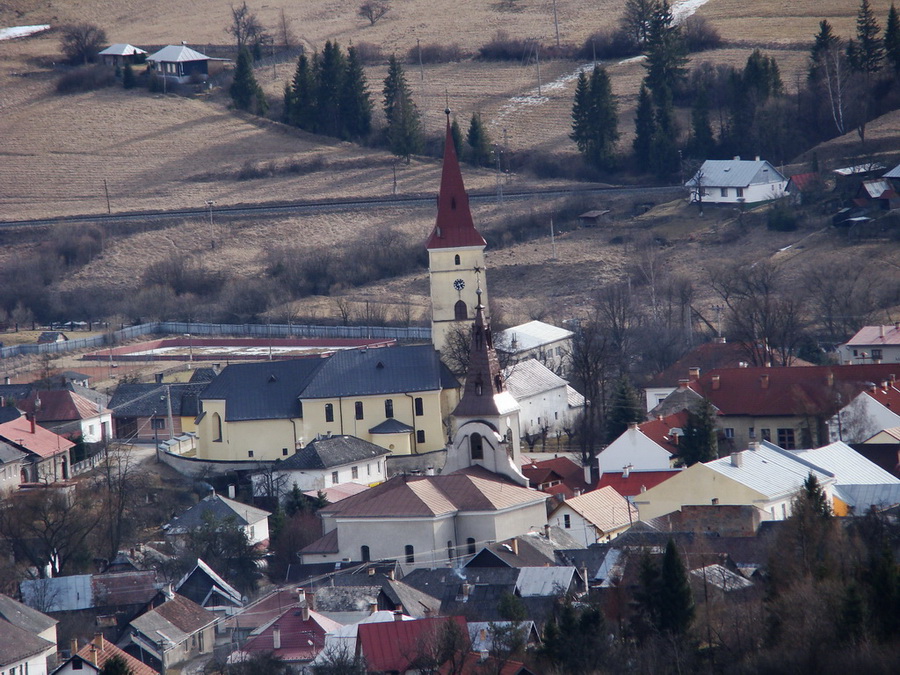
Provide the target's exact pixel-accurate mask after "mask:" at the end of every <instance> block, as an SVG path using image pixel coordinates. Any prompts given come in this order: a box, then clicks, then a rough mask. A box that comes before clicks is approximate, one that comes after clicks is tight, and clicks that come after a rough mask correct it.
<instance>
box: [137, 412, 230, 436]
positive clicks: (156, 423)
mask: <svg viewBox="0 0 900 675" xmlns="http://www.w3.org/2000/svg"><path fill="white" fill-rule="evenodd" d="M152 428H154V429H165V428H166V420H165V418H164V417H154V418H153V420H152ZM218 440H221V439H218Z"/></svg>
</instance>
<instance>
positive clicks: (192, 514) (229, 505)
mask: <svg viewBox="0 0 900 675" xmlns="http://www.w3.org/2000/svg"><path fill="white" fill-rule="evenodd" d="M270 515H272V514H271V513H269V512H268V511H264V510H262V509H258V508H256V507H255V506H250V505H248V504H244V503H242V502H237V501H235V500H233V499H228V498H227V497H223V496H222V495H218V494H216V493H215V492H214V493H212V494H211V495H209V496H208V497H204V498H203V499H201V500H200V501H199V502H198V503H197V504H195V505H194V506H192V507H191V508H189V509H188V510H187V511H185V512H184V513H182V514H181V515H180V516H176V517H175V518H173V519H172V520H170V521H169V522H168V523H167V524H166V525H164V526H163V529H164V530H165V532H166V536H167V537H170V538H172V539H173V540H175V541H176V542H179V541H181V540H182V539H183V538H184V537H185V536H186V535H187V534H188V533H190V532H192V531H194V530H196V529H199V528H200V527H202V526H203V525H204V524H206V523H207V522H212V523H216V524H223V523H233V524H235V525H237V526H238V527H240V528H241V529H242V530H243V531H244V533H245V534H246V535H247V540H248V541H249V542H250V543H251V544H265V543H267V542H268V541H269V516H270Z"/></svg>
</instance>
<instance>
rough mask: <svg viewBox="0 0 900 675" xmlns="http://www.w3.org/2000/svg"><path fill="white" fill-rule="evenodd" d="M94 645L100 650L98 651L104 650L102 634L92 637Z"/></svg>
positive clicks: (104, 644) (104, 643)
mask: <svg viewBox="0 0 900 675" xmlns="http://www.w3.org/2000/svg"><path fill="white" fill-rule="evenodd" d="M94 644H96V645H97V646H98V647H99V648H100V651H103V650H104V649H106V642H104V641H103V633H97V634H96V635H95V636H94Z"/></svg>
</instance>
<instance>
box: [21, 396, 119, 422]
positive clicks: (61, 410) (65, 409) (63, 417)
mask: <svg viewBox="0 0 900 675" xmlns="http://www.w3.org/2000/svg"><path fill="white" fill-rule="evenodd" d="M37 400H40V402H41V404H40V408H38V406H37V403H36V402H37ZM16 407H18V408H19V410H21V411H22V412H26V413H34V415H35V419H36V420H37V421H38V422H69V421H73V420H86V419H90V418H92V417H97V416H98V415H100V414H101V413H108V412H111V411H110V410H109V409H108V408H104V407H101V408H100V410H98V409H97V404H96V403H94V402H93V401H90V400H88V399H86V398H85V397H84V396H81V395H80V394H76V393H75V392H73V391H69V390H68V389H50V390H45V391H32V392H31V393H30V394H29V395H28V398H26V399H24V400H22V401H19V403H18V405H17V406H16Z"/></svg>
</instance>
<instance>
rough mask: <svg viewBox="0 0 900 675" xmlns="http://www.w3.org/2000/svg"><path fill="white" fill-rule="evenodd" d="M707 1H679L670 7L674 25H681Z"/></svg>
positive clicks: (707, 0)
mask: <svg viewBox="0 0 900 675" xmlns="http://www.w3.org/2000/svg"><path fill="white" fill-rule="evenodd" d="M707 2H709V0H680V1H679V2H676V3H674V4H673V5H672V18H673V19H674V20H675V23H676V24H679V23H681V22H682V21H684V20H685V19H686V18H688V17H689V16H691V15H692V14H693V13H694V12H696V11H697V10H698V9H700V8H701V7H703V5H705V4H706V3H707Z"/></svg>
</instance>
